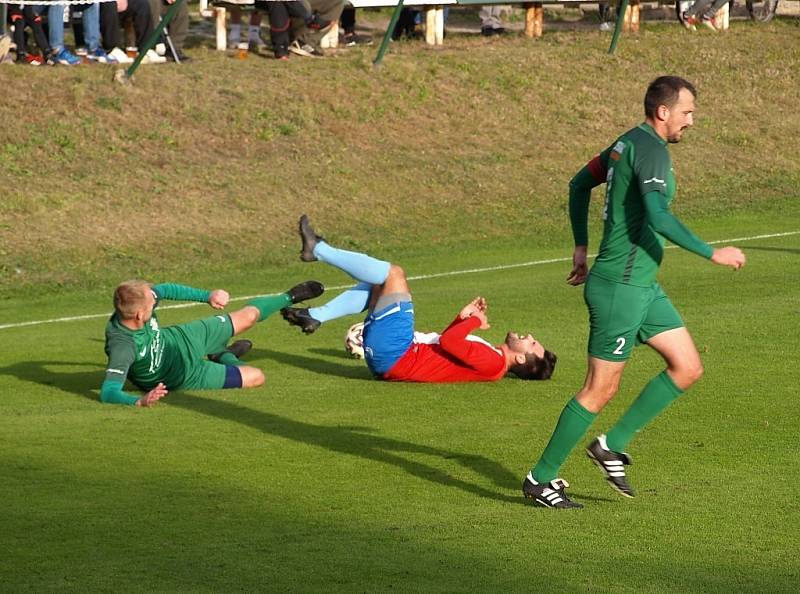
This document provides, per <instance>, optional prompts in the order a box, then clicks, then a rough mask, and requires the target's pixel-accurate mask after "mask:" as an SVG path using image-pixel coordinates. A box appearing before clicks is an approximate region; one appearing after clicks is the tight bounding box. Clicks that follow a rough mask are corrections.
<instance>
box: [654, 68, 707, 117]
mask: <svg viewBox="0 0 800 594" xmlns="http://www.w3.org/2000/svg"><path fill="white" fill-rule="evenodd" d="M681 89H686V90H688V91H689V92H690V93H691V94H692V96H693V97H697V89H695V88H694V85H693V84H692V83H690V82H689V81H688V80H686V79H683V78H681V77H680V76H659V77H658V78H657V79H655V80H654V81H653V82H651V83H650V86H648V87H647V92H646V93H645V94H644V115H646V116H647V117H648V118H655V117H656V110H657V109H658V106H659V105H666V106H667V107H668V108H670V109H671V108H672V107H673V106H674V105H675V104H676V103H677V102H678V95H680V92H681Z"/></svg>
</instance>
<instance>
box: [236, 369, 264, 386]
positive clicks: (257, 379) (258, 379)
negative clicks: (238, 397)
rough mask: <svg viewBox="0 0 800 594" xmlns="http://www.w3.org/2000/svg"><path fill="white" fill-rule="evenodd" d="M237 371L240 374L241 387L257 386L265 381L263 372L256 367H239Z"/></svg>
mask: <svg viewBox="0 0 800 594" xmlns="http://www.w3.org/2000/svg"><path fill="white" fill-rule="evenodd" d="M239 371H240V372H241V374H242V387H243V388H258V387H259V386H263V385H264V382H265V381H266V378H265V377H264V372H263V371H261V370H260V369H259V368H258V367H240V368H239Z"/></svg>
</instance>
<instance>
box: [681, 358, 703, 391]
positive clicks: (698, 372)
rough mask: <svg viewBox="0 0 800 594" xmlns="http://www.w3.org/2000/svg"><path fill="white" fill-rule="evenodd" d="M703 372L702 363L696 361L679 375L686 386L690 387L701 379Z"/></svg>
mask: <svg viewBox="0 0 800 594" xmlns="http://www.w3.org/2000/svg"><path fill="white" fill-rule="evenodd" d="M704 371H705V370H704V369H703V363H702V362H700V360H699V359H698V360H697V361H695V362H692V363H691V364H690V365H687V366H686V368H685V369H683V370H682V374H681V375H682V376H683V379H684V381H685V382H686V383H687V384H689V385H692V384H693V383H695V382H697V381H698V380H699V379H700V378H701V377H703V373H704Z"/></svg>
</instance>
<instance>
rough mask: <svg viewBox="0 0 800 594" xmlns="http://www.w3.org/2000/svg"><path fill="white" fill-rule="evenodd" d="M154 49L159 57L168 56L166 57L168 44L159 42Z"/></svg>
mask: <svg viewBox="0 0 800 594" xmlns="http://www.w3.org/2000/svg"><path fill="white" fill-rule="evenodd" d="M161 39H164V38H163V37H161ZM153 49H154V50H156V53H157V54H158V55H159V56H166V55H167V44H166V43H164V42H163V41H159V42H158V43H157V44H156V45H155V47H154V48H153Z"/></svg>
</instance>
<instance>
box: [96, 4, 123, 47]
mask: <svg viewBox="0 0 800 594" xmlns="http://www.w3.org/2000/svg"><path fill="white" fill-rule="evenodd" d="M123 14H124V13H123ZM100 37H101V38H102V40H103V49H105V50H106V51H107V52H110V51H111V50H113V49H114V48H115V47H119V48H122V35H121V34H120V15H119V13H118V12H117V3H116V2H102V3H101V4H100Z"/></svg>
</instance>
